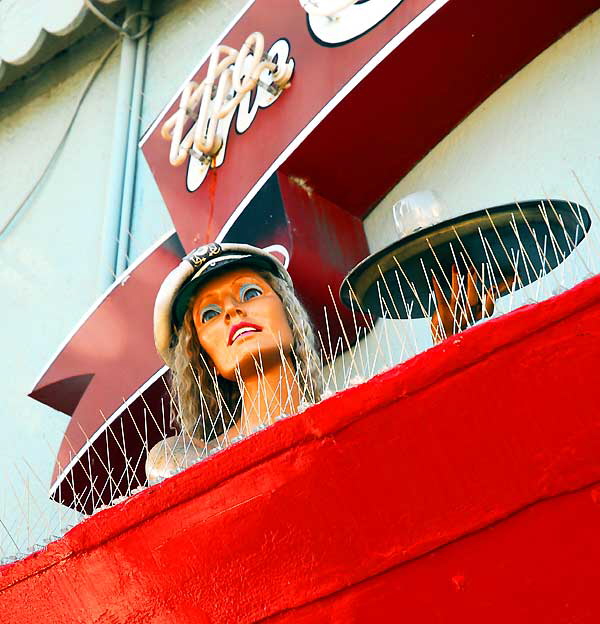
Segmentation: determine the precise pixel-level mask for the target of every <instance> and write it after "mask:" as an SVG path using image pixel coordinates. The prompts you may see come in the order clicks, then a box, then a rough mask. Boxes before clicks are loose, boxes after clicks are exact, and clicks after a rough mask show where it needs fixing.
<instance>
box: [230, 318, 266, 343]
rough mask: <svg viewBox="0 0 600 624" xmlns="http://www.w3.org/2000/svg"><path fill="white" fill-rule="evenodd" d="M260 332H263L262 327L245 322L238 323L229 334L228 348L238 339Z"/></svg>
mask: <svg viewBox="0 0 600 624" xmlns="http://www.w3.org/2000/svg"><path fill="white" fill-rule="evenodd" d="M260 331H262V327H261V326H260V325H254V324H253V323H245V322H242V323H237V324H236V325H233V327H232V328H231V330H230V332H229V342H228V343H227V346H230V345H232V344H233V343H234V342H235V341H236V340H237V339H238V338H241V337H242V336H245V335H246V334H250V333H253V332H260Z"/></svg>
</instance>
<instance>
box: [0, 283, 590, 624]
mask: <svg viewBox="0 0 600 624" xmlns="http://www.w3.org/2000/svg"><path fill="white" fill-rule="evenodd" d="M599 357H600V277H596V278H592V279H591V280H588V281H587V282H585V283H583V284H581V285H579V286H578V287H576V288H574V289H572V290H571V291H569V292H567V293H565V294H562V295H560V296H558V297H555V298H553V299H551V300H548V301H546V302H543V303H541V304H537V305H535V306H528V307H524V308H521V309H519V310H517V311H515V312H513V313H511V314H508V315H505V316H502V317H499V318H498V319H494V320H491V321H489V322H486V323H483V324H480V325H478V326H476V327H474V328H473V329H471V330H469V331H466V332H464V333H462V334H459V335H457V336H455V337H453V338H452V339H449V340H447V341H445V342H443V343H441V344H440V345H438V346H437V347H435V348H433V349H430V350H429V351H427V352H425V353H423V354H421V355H419V356H417V357H415V358H413V359H412V360H410V361H408V362H406V363H405V364H403V365H401V366H399V367H397V368H395V369H392V370H390V371H388V372H386V373H384V374H382V375H380V376H378V377H376V378H374V379H373V380H371V381H369V382H368V383H366V384H363V385H360V386H357V387H354V388H351V389H349V390H347V391H346V392H343V393H341V394H338V395H335V396H334V397H331V398H330V399H328V400H326V401H324V402H322V403H321V404H319V405H316V406H314V407H312V408H310V409H308V410H306V411H305V412H303V413H302V414H300V415H298V416H295V417H292V418H289V419H286V420H284V421H281V422H279V423H277V424H276V425H274V426H273V427H271V428H269V429H267V430H265V431H262V432H261V433H259V434H257V435H256V436H252V437H250V438H247V439H246V440H244V441H243V442H241V443H240V444H238V445H236V446H234V447H232V448H231V449H229V450H227V451H225V452H223V453H220V454H217V455H214V456H212V457H211V458H210V459H209V460H207V461H205V462H202V463H200V464H197V465H195V466H193V467H192V468H190V469H189V470H187V471H186V472H183V473H181V474H179V475H177V476H176V477H173V478H171V479H168V480H166V481H164V482H163V483H161V484H159V485H157V486H154V487H152V488H150V489H148V490H146V491H144V492H141V493H140V494H138V495H136V496H134V497H133V498H131V499H129V500H128V501H126V502H124V503H122V504H120V505H118V506H117V507H114V508H112V509H109V510H106V511H103V512H100V513H98V514H96V515H95V516H93V517H92V518H90V519H89V520H87V521H86V522H83V523H82V524H80V525H78V526H77V527H75V528H74V529H73V530H71V531H70V532H69V533H68V534H67V535H66V536H65V537H64V538H63V539H61V540H59V541H57V542H55V543H53V544H51V545H50V546H48V547H47V548H46V549H45V550H44V551H41V552H39V553H37V554H35V555H33V556H31V557H29V558H28V559H25V560H23V561H21V562H18V563H16V564H12V565H8V566H4V567H2V568H0V620H1V621H2V622H5V623H19V624H21V623H23V622H31V621H47V622H64V623H71V622H73V623H75V622H77V623H80V622H112V623H115V624H116V623H131V624H133V623H138V622H145V623H149V624H158V623H166V622H173V621H176V622H190V623H191V622H205V623H208V622H210V623H212V624H216V623H218V622H223V623H228V624H229V623H231V622H239V623H244V622H261V621H265V620H267V621H274V622H288V621H290V622H292V621H294V622H389V621H398V620H404V619H407V620H409V621H418V622H432V623H433V622H448V621H461V622H473V623H479V622H482V621H485V622H506V621H511V622H513V621H514V622H523V623H524V622H532V621H533V622H545V623H546V622H549V623H557V624H558V623H559V622H560V623H564V622H578V623H586V624H587V623H589V624H592V623H595V622H597V621H598V618H599V616H600V607H599V606H598V602H597V599H596V593H597V587H598V580H599V578H598V569H599V564H600V542H599V540H598V539H597V536H596V534H597V527H598V522H599V520H600V507H599V501H600V490H599V489H598V484H599V481H600V462H599V461H598V457H600V416H599V414H598V409H597V405H598V400H599V399H600V395H599V390H598V385H597V383H596V382H595V373H596V370H597V364H598V360H599Z"/></svg>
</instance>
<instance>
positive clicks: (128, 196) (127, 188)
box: [115, 0, 151, 275]
mask: <svg viewBox="0 0 600 624" xmlns="http://www.w3.org/2000/svg"><path fill="white" fill-rule="evenodd" d="M150 4H151V0H143V1H142V8H141V10H142V12H144V13H149V12H150ZM149 21H150V20H149V17H147V16H145V15H144V16H142V17H141V18H140V19H139V22H140V23H139V27H138V32H141V31H142V30H143V29H145V28H147V26H148V23H149ZM135 45H136V51H135V67H134V82H133V88H132V92H131V106H130V109H129V111H130V112H129V128H128V133H127V134H128V138H127V153H126V156H125V172H124V180H123V195H122V199H121V219H120V224H119V237H118V244H117V259H116V270H115V273H116V274H117V275H119V274H120V273H122V272H123V271H124V270H125V269H126V268H127V266H128V265H129V262H130V260H129V250H130V248H131V225H132V223H131V220H132V215H133V203H134V191H135V181H136V173H137V154H138V141H139V139H140V122H141V114H142V99H143V89H144V79H145V74H146V52H147V49H148V33H146V34H145V35H144V36H143V37H140V38H139V39H138V40H137V41H135Z"/></svg>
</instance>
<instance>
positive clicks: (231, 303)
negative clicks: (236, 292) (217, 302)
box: [223, 296, 244, 320]
mask: <svg viewBox="0 0 600 624" xmlns="http://www.w3.org/2000/svg"><path fill="white" fill-rule="evenodd" d="M223 312H224V313H225V318H226V319H228V320H229V319H232V318H235V317H241V316H244V309H243V308H242V305H241V303H240V302H239V301H238V300H237V299H236V298H235V297H231V296H229V297H226V298H225V301H224V302H223Z"/></svg>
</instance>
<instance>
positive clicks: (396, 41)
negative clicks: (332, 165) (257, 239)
mask: <svg viewBox="0 0 600 624" xmlns="http://www.w3.org/2000/svg"><path fill="white" fill-rule="evenodd" d="M447 2H449V0H435V2H432V3H431V4H430V5H429V6H428V7H427V8H426V9H424V10H423V11H422V12H421V13H419V15H417V16H416V17H415V18H414V19H413V20H412V21H411V22H410V23H409V24H407V25H406V26H405V27H404V28H403V29H402V30H401V31H400V32H399V33H398V34H397V35H396V36H395V37H394V38H393V39H391V40H390V41H388V43H387V44H386V45H385V46H384V47H383V48H381V50H379V52H377V54H375V56H373V58H372V59H371V60H370V61H369V62H368V63H366V64H365V65H363V67H362V68H361V69H360V70H359V71H358V72H357V73H356V74H354V76H353V77H352V78H350V80H349V81H348V82H347V83H346V84H345V85H344V86H343V87H342V88H341V89H340V90H339V91H338V92H337V93H336V94H335V95H334V96H333V98H331V100H329V102H327V104H325V106H324V107H323V108H322V109H321V110H320V111H319V112H318V113H317V114H316V115H315V116H314V117H313V118H312V119H311V120H310V121H309V123H308V124H307V125H306V126H305V127H304V129H302V130H301V131H300V132H299V133H298V134H297V135H296V137H295V138H294V139H293V140H292V142H291V143H290V144H289V145H288V146H287V147H286V148H285V149H284V150H283V152H281V154H280V155H279V156H278V157H277V158H276V159H275V160H274V161H273V164H272V165H271V166H270V167H269V168H268V169H267V170H266V171H265V173H264V174H263V175H262V176H261V177H260V178H259V179H258V181H257V182H256V184H255V185H254V186H253V187H252V188H251V189H250V191H248V193H247V194H246V196H245V197H244V199H243V200H242V201H241V202H240V203H239V205H238V207H237V208H236V209H235V210H234V211H233V212H232V213H231V215H230V216H229V219H227V221H226V222H225V225H224V226H223V228H222V229H221V231H220V232H219V235H218V236H217V238H216V239H215V242H217V243H220V242H221V241H222V240H223V238H224V237H225V236H226V235H227V232H228V231H229V230H230V229H231V227H232V226H233V224H234V223H235V221H236V219H237V218H238V217H239V216H240V214H241V213H242V211H243V210H244V208H246V206H247V205H248V204H249V203H250V202H251V201H252V199H253V198H254V196H255V195H256V193H258V191H259V190H260V189H261V188H262V186H263V185H264V184H265V182H266V181H267V180H268V179H269V178H270V177H271V175H272V174H273V173H274V172H275V171H276V170H277V169H278V168H279V167H280V166H281V165H282V164H283V163H284V162H285V161H286V160H287V159H288V157H289V156H290V155H291V154H292V152H294V150H295V149H296V148H297V147H298V146H299V145H300V144H301V143H302V142H303V141H304V139H306V137H307V136H308V135H309V134H310V133H311V132H312V131H313V130H314V129H315V128H316V126H317V125H318V124H319V123H321V121H323V119H324V118H325V117H326V116H327V115H328V114H329V113H330V112H331V111H332V110H333V109H334V108H335V107H336V106H337V105H338V104H339V103H340V101H341V100H343V99H344V98H345V97H346V96H347V95H348V94H349V93H350V91H352V90H353V89H354V88H355V87H356V86H357V85H358V84H359V83H360V82H361V81H362V80H363V79H364V78H365V77H366V76H367V75H368V74H370V73H371V71H372V70H373V69H374V68H375V67H377V65H379V63H381V61H383V60H384V59H385V58H386V57H387V56H389V55H390V54H391V53H392V52H393V51H394V50H395V49H396V48H397V47H398V46H399V45H400V44H401V43H402V42H403V41H404V40H405V39H406V38H407V37H409V36H410V35H411V34H412V33H413V32H415V30H417V28H418V27H419V26H421V25H422V24H423V23H424V22H425V21H426V20H428V19H429V18H430V17H431V16H432V15H433V14H434V13H436V12H437V11H438V10H439V9H441V8H442V7H443V6H444V5H445V4H447Z"/></svg>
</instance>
